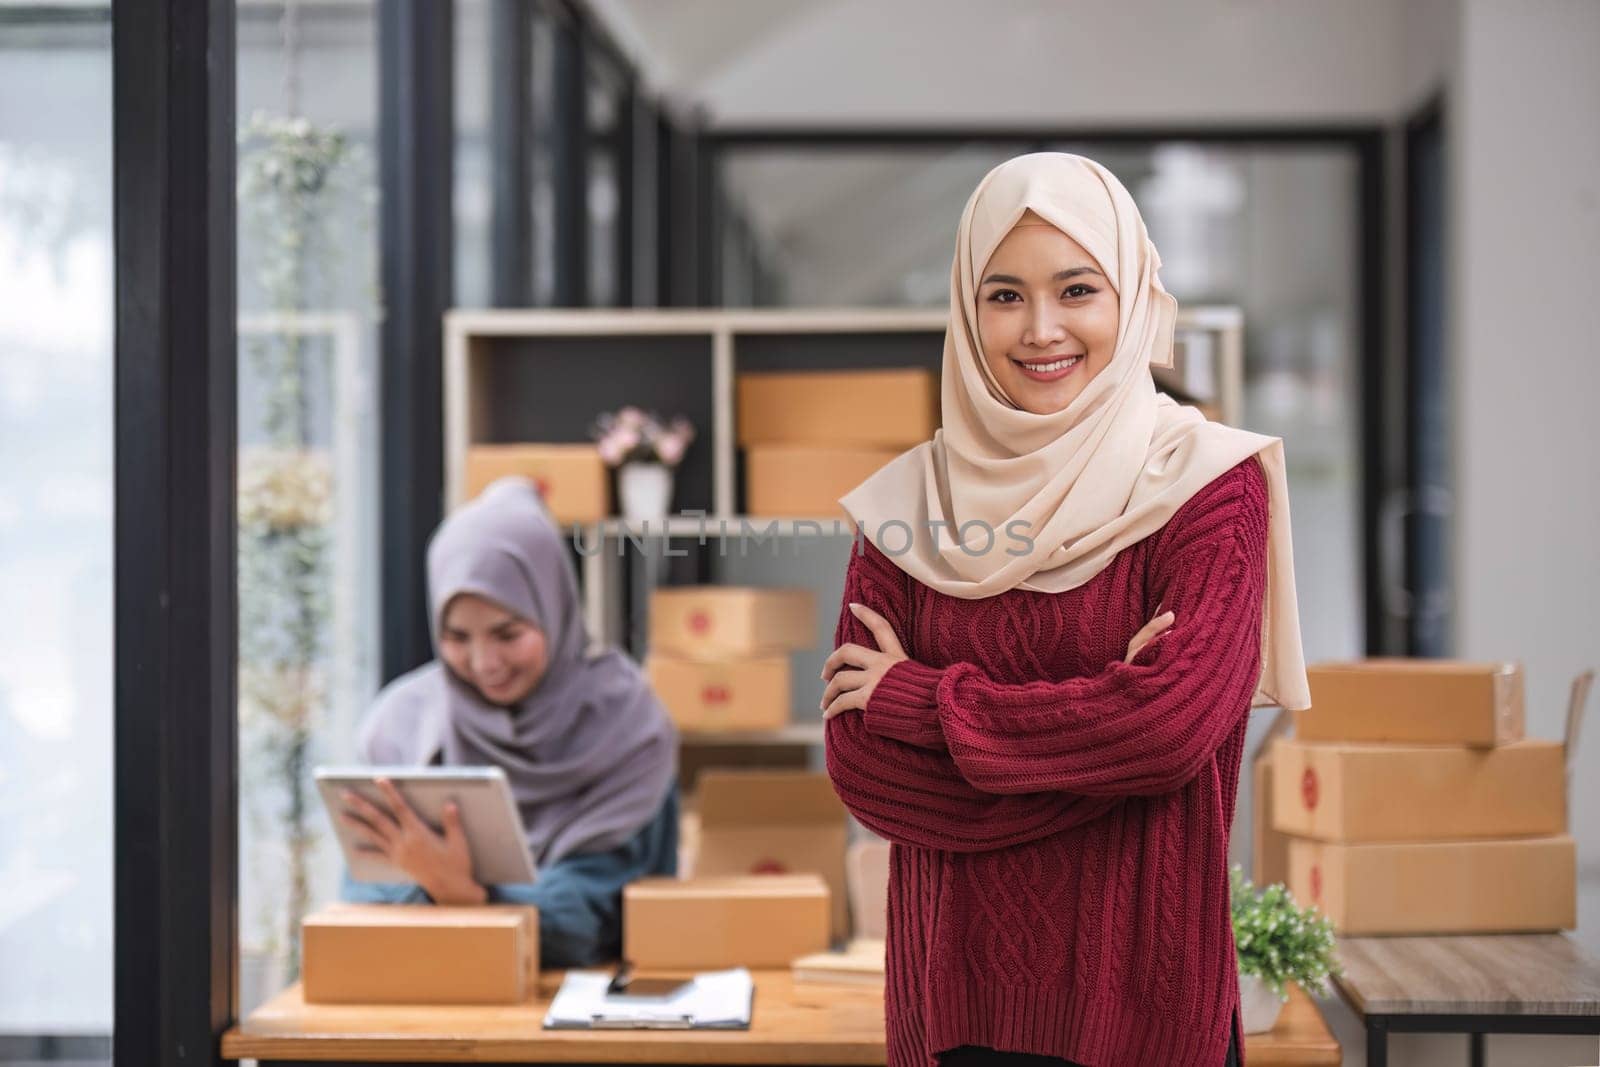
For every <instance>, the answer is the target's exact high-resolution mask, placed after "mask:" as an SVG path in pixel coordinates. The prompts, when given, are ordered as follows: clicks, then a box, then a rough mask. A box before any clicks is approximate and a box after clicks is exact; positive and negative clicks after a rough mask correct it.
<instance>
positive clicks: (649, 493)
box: [617, 463, 672, 522]
mask: <svg viewBox="0 0 1600 1067" xmlns="http://www.w3.org/2000/svg"><path fill="white" fill-rule="evenodd" d="M617 491H618V493H619V494H620V495H621V496H622V515H623V517H624V518H626V519H628V520H630V521H633V522H642V521H644V520H645V519H664V518H666V517H667V511H668V509H670V508H671V507H672V468H671V467H669V466H667V465H666V464H665V463H624V464H623V465H622V469H621V470H620V471H618V472H617Z"/></svg>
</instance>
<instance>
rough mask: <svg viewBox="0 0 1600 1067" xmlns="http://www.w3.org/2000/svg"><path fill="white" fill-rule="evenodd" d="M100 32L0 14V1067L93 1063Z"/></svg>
mask: <svg viewBox="0 0 1600 1067" xmlns="http://www.w3.org/2000/svg"><path fill="white" fill-rule="evenodd" d="M111 173H112V172H111V19H110V9H109V5H106V4H100V5H96V4H92V3H91V4H82V3H73V4H70V5H68V4H62V5H60V6H55V5H50V4H32V5H29V6H28V7H27V8H16V9H8V8H6V7H0V277H3V278H4V279H5V280H4V285H3V287H0V618H3V619H5V620H6V636H5V640H4V641H0V961H4V962H3V963H0V1049H3V1050H4V1051H3V1052H0V1058H6V1056H7V1055H9V1056H11V1057H15V1058H19V1059H22V1060H29V1059H33V1058H42V1057H43V1056H45V1055H47V1054H51V1055H71V1056H72V1057H73V1058H75V1059H79V1060H83V1061H105V1060H108V1059H109V1057H110V1039H109V1035H110V1033H111V1026H112V984H111V976H112V836H113V835H112V747H111V744H112V729H111V724H112V685H111V681H112V669H113V666H112V569H111V568H112V506H113V492H112V478H113V469H112V429H113V423H112V396H113V377H112V375H113V363H112V336H113V307H114V291H113V288H112V229H111Z"/></svg>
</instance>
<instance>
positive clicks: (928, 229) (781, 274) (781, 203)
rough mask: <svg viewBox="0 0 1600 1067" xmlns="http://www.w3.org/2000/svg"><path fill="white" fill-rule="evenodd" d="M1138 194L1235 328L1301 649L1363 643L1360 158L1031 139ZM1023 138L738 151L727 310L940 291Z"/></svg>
mask: <svg viewBox="0 0 1600 1067" xmlns="http://www.w3.org/2000/svg"><path fill="white" fill-rule="evenodd" d="M1046 147H1048V148H1050V149H1053V150H1059V151H1067V152H1076V153H1079V154H1081V155H1086V156H1089V157H1091V158H1093V159H1096V160H1098V161H1100V162H1101V163H1104V164H1105V165H1106V166H1108V167H1109V168H1110V169H1111V170H1112V171H1113V172H1114V173H1115V174H1116V175H1117V176H1118V177H1119V178H1120V179H1121V180H1122V181H1123V183H1124V184H1125V185H1127V187H1128V188H1129V190H1130V191H1131V192H1132V193H1133V196H1134V198H1135V199H1136V200H1137V201H1138V203H1139V206H1140V210H1141V211H1142V212H1143V214H1144V217H1145V221H1146V224H1147V225H1148V227H1149V229H1150V234H1151V237H1152V239H1153V240H1154V241H1155V243H1156V246H1157V248H1159V249H1160V252H1161V258H1162V269H1161V276H1162V281H1163V283H1164V284H1165V285H1166V287H1167V288H1168V289H1169V290H1171V291H1172V292H1173V294H1174V295H1176V296H1177V298H1178V300H1179V302H1180V303H1181V304H1189V305H1198V304H1226V305H1233V306H1237V307H1239V308H1241V309H1242V311H1243V315H1244V323H1245V386H1246V395H1245V412H1244V419H1243V422H1244V425H1245V426H1246V427H1247V428H1249V429H1252V430H1256V431H1258V432H1262V433H1270V434H1273V435H1276V436H1280V437H1282V438H1283V439H1284V442H1285V448H1286V450H1287V458H1288V464H1289V478H1290V483H1291V490H1292V494H1293V497H1294V511H1293V516H1292V517H1293V521H1294V533H1295V557H1296V561H1297V564H1298V566H1297V568H1296V570H1297V574H1296V581H1297V582H1298V583H1299V595H1300V599H1301V602H1302V603H1305V604H1316V605H1318V610H1317V611H1315V612H1311V613H1307V614H1305V615H1304V617H1303V618H1302V620H1301V624H1302V626H1303V627H1304V630H1305V646H1306V655H1307V657H1308V658H1309V659H1313V660H1314V659H1322V658H1334V657H1345V656H1353V655H1360V654H1361V653H1362V650H1363V648H1364V647H1365V646H1364V635H1363V611H1362V601H1361V566H1360V543H1361V542H1360V530H1359V526H1358V523H1359V516H1360V514H1361V485H1360V468H1359V455H1360V453H1359V430H1360V426H1359V407H1358V402H1359V396H1358V385H1359V381H1360V359H1359V353H1358V351H1357V344H1358V340H1359V337H1360V332H1361V331H1360V309H1359V304H1358V300H1359V293H1360V283H1361V277H1360V273H1359V266H1360V260H1359V235H1360V227H1361V224H1362V220H1361V219H1360V217H1359V211H1358V159H1357V156H1356V153H1355V150H1354V149H1353V148H1347V147H1342V146H1330V147H1321V146H1316V145H1292V146H1291V145H1280V144H1261V145H1252V144H1228V145H1214V144H1201V143H1185V142H1164V143H1159V144H1142V145H1130V144H1116V145H1112V144H1105V143H1101V144H1095V143H1087V142H1079V143H1073V144H1055V145H1049V146H1046ZM1029 150H1031V147H1030V146H1025V145H1021V144H1018V145H1006V144H998V143H984V144H965V145H964V144H951V145H949V146H944V147H903V148H902V147H883V148H874V147H855V146H851V147H848V148H843V147H784V146H781V145H777V146H762V147H753V146H752V147H737V148H729V149H727V150H725V152H724V154H723V156H722V164H721V168H720V171H719V177H720V184H721V191H722V194H723V196H724V198H725V200H726V203H727V209H726V210H724V211H723V212H721V213H720V217H719V218H720V226H719V230H720V232H719V235H718V240H719V247H720V251H721V262H722V275H721V286H722V292H723V297H724V303H727V304H733V305H767V306H869V307H889V306H903V305H912V306H928V307H942V306H944V305H945V303H946V302H947V301H948V300H949V286H950V260H951V255H952V253H953V252H954V242H955V232H956V225H957V223H958V221H959V219H960V216H961V210H962V208H963V206H964V205H965V203H966V200H967V197H968V196H969V195H971V192H972V189H973V187H974V186H975V185H976V184H977V182H978V180H979V179H980V178H981V177H982V176H983V174H984V173H985V172H986V171H987V170H988V169H989V168H990V167H992V166H994V165H995V164H996V163H999V162H1000V161H1002V160H1004V159H1007V158H1010V157H1011V156H1013V155H1016V154H1018V153H1020V152H1024V151H1029Z"/></svg>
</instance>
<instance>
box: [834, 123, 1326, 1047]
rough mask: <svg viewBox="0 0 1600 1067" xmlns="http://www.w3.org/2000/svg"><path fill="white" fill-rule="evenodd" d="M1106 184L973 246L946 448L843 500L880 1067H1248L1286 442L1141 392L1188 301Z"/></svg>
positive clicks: (1033, 199)
mask: <svg viewBox="0 0 1600 1067" xmlns="http://www.w3.org/2000/svg"><path fill="white" fill-rule="evenodd" d="M1159 266H1160V258H1159V256H1158V255H1157V253H1156V249H1155V246H1154V245H1153V244H1152V243H1151V242H1150V240H1149V237H1148V235H1147V233H1146V231H1145V227H1144V222H1143V220H1142V219H1141V218H1140V215H1139V212H1138V208H1137V206H1136V205H1135V204H1134V202H1133V199H1132V197H1131V196H1130V195H1129V194H1128V192H1127V190H1126V189H1124V188H1123V187H1122V185H1121V183H1120V182H1118V181H1117V179H1116V178H1115V176H1113V175H1112V174H1111V173H1110V172H1109V171H1107V170H1106V169H1105V168H1104V167H1102V166H1100V165H1099V164H1097V163H1095V162H1093V161H1092V160H1088V159H1084V158H1082V157H1079V156H1072V155H1065V154H1060V153H1038V154H1034V155H1027V156H1021V157H1018V158H1016V159H1013V160H1010V161H1008V162H1006V163H1004V164H1002V165H1000V166H999V167H996V168H995V169H994V170H993V171H991V172H990V173H989V174H988V175H987V176H986V177H985V178H984V179H983V181H982V182H981V183H980V184H979V186H978V188H977V189H976V190H975V191H974V192H973V194H972V197H971V199H970V200H969V201H968V203H967V207H966V210H965V212H964V213H963V215H962V218H961V224H960V228H959V231H958V235H957V243H956V255H955V261H954V264H953V267H952V270H951V295H950V322H949V327H948V330H947V333H946V338H945V351H944V365H943V381H942V405H943V426H942V428H941V429H940V430H939V431H938V432H937V433H936V434H935V435H934V438H933V440H932V441H930V442H927V443H924V444H922V445H919V446H917V447H916V448H913V449H911V450H910V451H908V452H906V453H904V454H903V455H901V456H899V457H898V458H897V459H895V460H894V461H892V462H891V463H889V464H888V465H887V466H885V467H884V468H883V469H881V470H880V471H878V472H877V473H876V474H874V475H873V476H872V477H871V478H869V479H868V480H867V481H866V482H865V483H863V484H862V485H861V486H860V487H858V488H857V489H855V490H854V491H852V492H851V493H849V494H848V495H847V496H845V497H844V498H843V499H842V500H841V503H842V504H843V505H844V507H845V509H846V510H847V511H848V513H849V514H850V516H851V517H852V518H853V519H854V520H855V521H856V523H857V524H858V526H859V528H860V531H861V533H862V535H863V537H864V539H865V541H864V543H863V544H861V545H860V548H861V551H860V552H858V553H855V554H853V555H852V559H851V564H850V573H849V575H848V576H847V579H846V601H847V604H846V606H845V608H844V610H843V611H842V612H841V617H840V621H839V626H838V630H837V635H836V645H837V646H838V647H837V648H836V649H835V651H834V653H833V655H832V656H830V657H829V659H828V662H827V664H826V665H825V667H824V671H823V676H824V678H826V679H828V687H827V691H826V693H825V695H824V697H823V708H824V713H825V716H826V718H827V720H828V734H827V736H828V766H829V772H830V774H831V775H832V777H833V780H834V783H835V787H836V789H837V790H838V792H839V794H840V796H841V798H842V799H843V800H844V801H845V803H846V805H847V806H848V807H849V808H850V809H851V810H852V811H853V812H854V813H855V814H856V815H857V816H858V817H859V818H860V819H861V821H862V822H863V823H864V824H866V825H867V826H868V827H870V828H872V829H874V830H876V831H877V832H878V833H880V834H882V835H883V836H885V837H887V838H889V839H890V840H891V841H892V842H893V843H894V846H895V847H894V850H893V861H892V864H891V880H890V904H889V918H890V924H889V926H890V929H889V954H888V985H887V987H886V992H887V1008H888V1014H889V1017H888V1035H889V1047H890V1063H891V1064H896V1063H903V1064H912V1063H915V1064H918V1065H919V1067H923V1065H925V1064H926V1063H927V1062H928V1060H929V1058H930V1057H936V1058H937V1059H938V1060H939V1061H940V1062H941V1063H942V1064H951V1063H971V1062H990V1061H991V1060H994V1061H1002V1060H1004V1059H1005V1058H1006V1057H1007V1056H1008V1055H1011V1054H1027V1055H1031V1056H1034V1057H1038V1056H1044V1057H1050V1058H1053V1059H1054V1060H1055V1061H1057V1062H1061V1061H1065V1062H1075V1063H1082V1064H1094V1065H1095V1067H1124V1065H1126V1067H1138V1065H1145V1064H1149V1065H1152V1067H1154V1065H1157V1064H1159V1065H1162V1067H1167V1065H1171V1064H1188V1063H1193V1064H1204V1065H1207V1067H1211V1065H1215V1064H1219V1063H1234V1062H1237V1058H1238V1055H1239V1053H1238V1050H1239V1046H1240V1043H1241V1040H1242V1039H1241V1035H1240V1033H1239V1028H1238V1021H1237V1000H1238V989H1237V972H1236V960H1235V958H1234V953H1233V945H1232V928H1231V921H1230V912H1229V906H1228V875H1227V840H1228V832H1229V823H1230V822H1231V817H1232V813H1233V806H1234V800H1235V797H1236V791H1237V783H1238V773H1239V764H1240V758H1241V754H1242V750H1243V739H1244V730H1245V724H1246V720H1247V717H1248V711H1249V708H1250V707H1251V706H1253V705H1256V704H1267V703H1274V704H1281V705H1283V706H1285V707H1291V708H1299V707H1305V706H1308V704H1309V700H1308V699H1307V687H1306V680H1305V668H1304V661H1303V656H1302V652H1301V647H1300V633H1299V620H1298V612H1297V608H1296V604H1295V594H1294V574H1293V559H1292V551H1291V543H1290V533H1289V501H1288V489H1287V484H1286V481H1285V476H1284V462H1283V446H1282V442H1281V441H1280V440H1279V439H1277V438H1273V437H1266V436H1262V435H1259V434H1253V433H1248V432H1246V431H1243V430H1239V429H1234V428H1232V427H1228V426H1224V425H1221V424H1218V423H1213V422H1208V421H1206V420H1205V419H1204V418H1203V417H1201V416H1200V415H1199V413H1198V412H1196V411H1194V410H1193V409H1191V408H1187V407H1182V406H1180V405H1178V404H1177V403H1175V402H1174V401H1173V400H1172V399H1171V398H1169V397H1167V396H1165V395H1163V394H1160V393H1158V392H1157V391H1156V388H1155V384H1154V380H1153V378H1152V376H1151V373H1150V367H1151V365H1152V364H1156V365H1162V366H1170V365H1171V359H1172V341H1173V326H1174V321H1175V318H1176V314H1177V305H1176V302H1175V301H1174V300H1173V299H1172V297H1171V296H1170V295H1169V294H1168V293H1167V292H1166V291H1165V290H1164V289H1163V288H1162V287H1161V283H1160V281H1159V280H1158V278H1157V275H1156V271H1157V268H1158V267H1159Z"/></svg>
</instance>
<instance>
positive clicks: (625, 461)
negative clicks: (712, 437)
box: [591, 406, 694, 521]
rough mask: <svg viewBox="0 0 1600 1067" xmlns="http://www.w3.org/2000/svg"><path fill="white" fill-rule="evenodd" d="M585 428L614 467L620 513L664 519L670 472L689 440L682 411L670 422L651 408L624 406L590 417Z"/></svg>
mask: <svg viewBox="0 0 1600 1067" xmlns="http://www.w3.org/2000/svg"><path fill="white" fill-rule="evenodd" d="M591 433H592V435H593V437H594V439H595V441H596V443H597V444H598V445H599V449H600V459H601V460H602V461H603V462H604V463H605V465H606V466H608V467H612V468H616V470H617V494H618V496H620V497H621V498H622V514H623V516H624V517H625V518H627V519H630V520H634V521H642V520H645V519H660V518H665V517H666V515H667V512H668V511H669V510H670V508H671V506H672V473H673V468H675V467H676V466H677V465H678V463H679V461H681V460H682V459H683V455H684V453H685V452H687V451H688V450H689V444H690V442H692V441H693V440H694V427H693V426H692V425H690V423H689V420H688V419H686V418H684V417H683V416H682V415H679V416H677V417H676V418H674V419H672V420H671V421H670V422H668V421H666V420H664V419H662V418H661V417H660V416H658V415H656V414H655V413H653V412H647V411H644V410H643V409H641V408H637V407H633V406H629V407H625V408H623V409H621V410H620V411H616V412H607V413H606V414H604V415H601V416H600V417H599V418H598V419H596V420H595V423H594V426H593V428H592V430H591Z"/></svg>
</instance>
